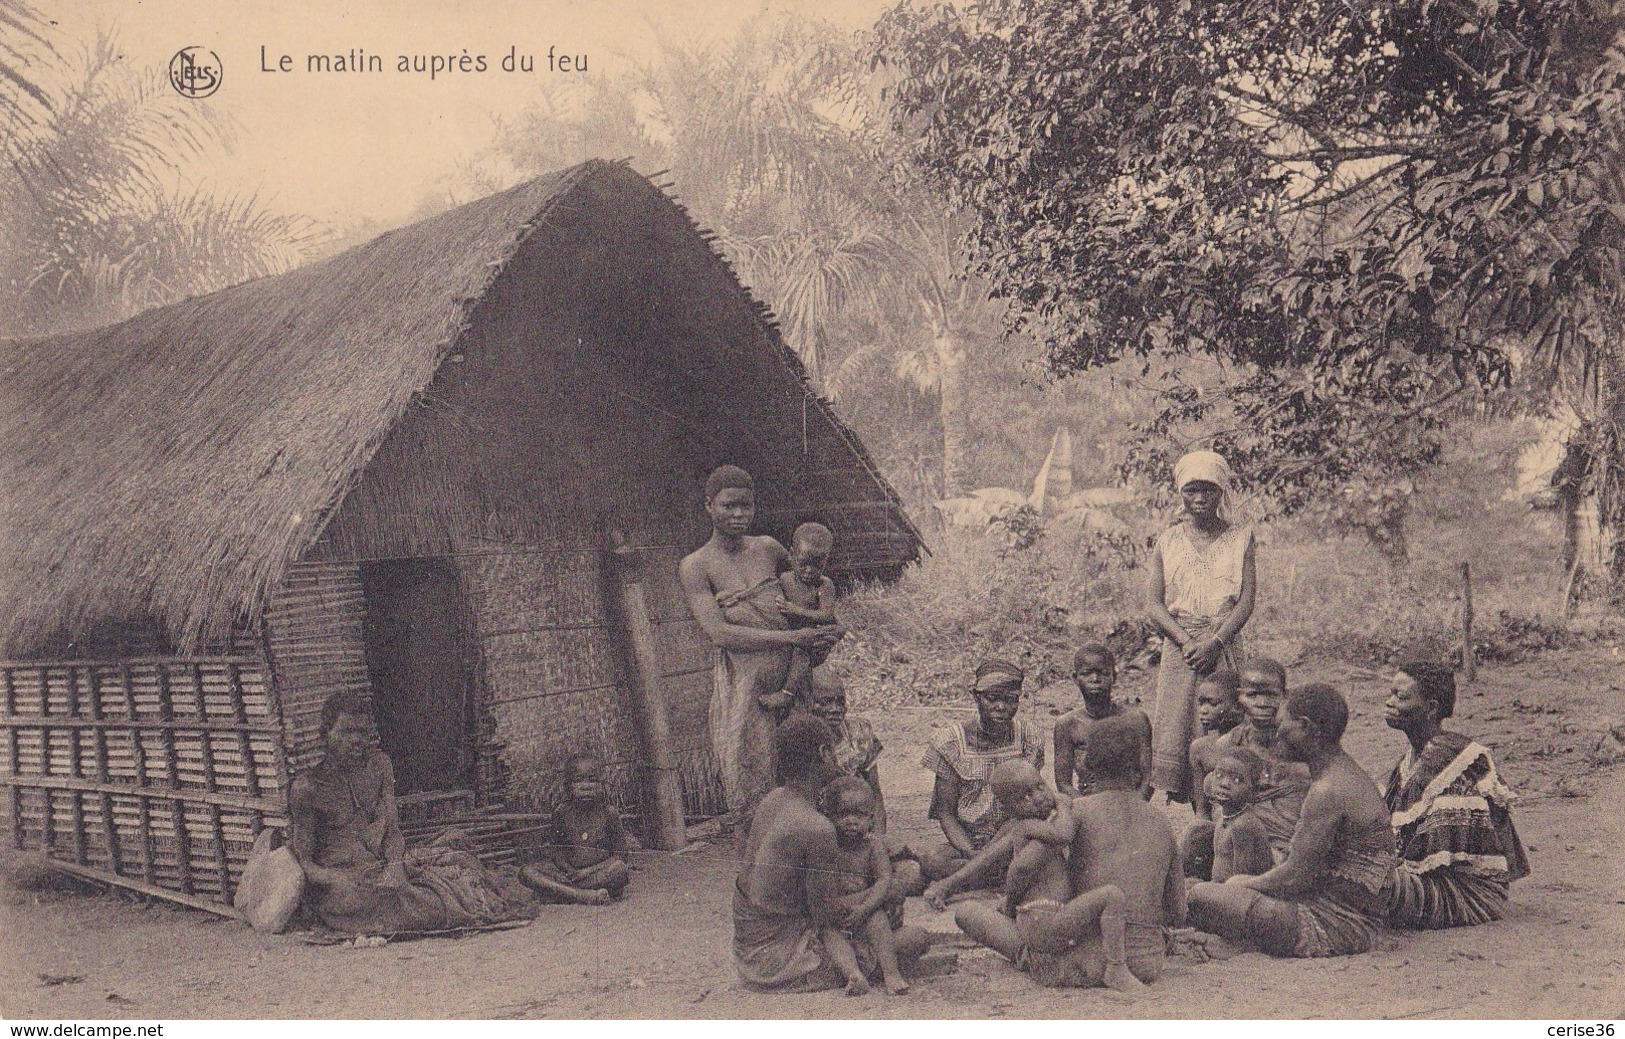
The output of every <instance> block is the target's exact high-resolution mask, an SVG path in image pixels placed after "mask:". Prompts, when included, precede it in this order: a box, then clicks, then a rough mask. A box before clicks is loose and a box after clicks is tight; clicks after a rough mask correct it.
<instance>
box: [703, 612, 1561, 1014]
mask: <svg viewBox="0 0 1625 1039" xmlns="http://www.w3.org/2000/svg"><path fill="white" fill-rule="evenodd" d="M825 670H827V669H819V670H818V671H815V672H814V673H813V675H812V676H811V677H812V681H811V683H810V692H809V693H808V694H807V695H806V696H805V697H804V698H803V700H804V703H803V704H802V707H803V709H804V713H797V714H793V715H791V716H790V718H789V720H787V721H786V722H784V723H782V724H781V725H779V727H778V729H777V730H776V732H775V744H776V748H777V754H778V759H779V767H780V777H781V780H782V783H781V785H780V787H779V788H778V789H775V790H774V791H773V792H772V793H771V794H769V795H768V797H767V798H765V799H764V800H763V801H762V802H761V805H760V807H759V808H758V809H757V811H756V816H755V822H754V825H753V827H752V829H751V832H750V836H749V840H748V842H747V845H746V853H745V859H746V863H745V866H744V868H743V869H742V871H741V873H740V875H739V881H738V887H737V889H736V891H735V906H734V908H735V959H736V965H737V966H738V969H739V973H740V977H741V979H742V980H743V982H744V983H745V984H746V986H747V987H750V988H753V989H758V990H770V991H785V990H791V991H807V990H812V989H818V988H825V987H831V986H833V985H836V984H844V985H845V986H846V988H847V991H848V992H861V991H867V989H868V980H874V979H878V980H882V981H884V983H885V986H886V988H887V990H888V991H892V992H900V991H904V990H905V989H906V981H904V980H903V977H902V969H903V968H906V965H907V963H908V961H909V959H910V958H911V957H913V956H917V955H918V954H919V952H920V951H921V950H922V949H923V947H924V946H923V944H922V940H921V934H920V932H919V931H918V929H917V928H913V927H904V926H901V925H902V914H901V906H902V902H903V899H904V897H905V896H906V895H912V894H923V896H924V899H925V901H926V902H927V903H928V904H930V905H932V906H934V907H936V908H939V909H940V908H945V907H946V906H947V904H948V902H949V901H950V900H957V903H958V904H957V905H956V906H955V915H954V918H955V922H956V923H957V924H958V926H959V928H960V929H961V930H962V931H963V932H964V933H965V934H966V935H968V936H969V937H971V938H972V939H974V940H975V941H977V942H978V943H980V944H982V945H985V946H987V947H989V948H991V949H994V950H996V951H998V952H999V953H1001V954H1002V955H1004V956H1006V957H1008V958H1009V959H1010V960H1011V961H1012V962H1014V963H1015V964H1017V965H1018V967H1019V968H1020V969H1022V970H1024V971H1025V972H1027V973H1028V974H1029V975H1030V976H1031V977H1032V978H1033V979H1034V980H1035V981H1036V982H1038V983H1039V984H1042V985H1046V986H1069V987H1081V986H1098V985H1106V986H1110V987H1112V988H1116V989H1119V990H1125V991H1127V990H1133V989H1137V988H1140V987H1142V986H1143V985H1144V983H1146V982H1149V981H1152V980H1154V979H1155V978H1157V977H1158V976H1159V974H1160V973H1161V970H1162V963H1163V956H1164V948H1165V936H1166V934H1167V931H1168V930H1169V929H1173V928H1182V927H1186V926H1191V927H1194V928H1195V929H1197V930H1199V931H1202V932H1207V933H1209V934H1212V935H1218V936H1220V937H1221V938H1224V939H1227V940H1229V941H1230V942H1232V943H1236V944H1238V945H1240V946H1242V947H1245V948H1254V949H1258V950H1261V951H1263V952H1266V953H1269V954H1271V955H1277V956H1298V957H1310V956H1337V955H1346V954H1351V953H1359V952H1365V951H1368V950H1369V949H1371V948H1372V947H1373V945H1374V944H1375V942H1376V940H1377V937H1378V935H1379V933H1380V931H1381V929H1382V928H1383V927H1384V926H1391V927H1400V928H1442V927H1456V926H1470V925H1474V924H1480V923H1484V922H1487V921H1490V920H1495V919H1499V918H1500V917H1501V916H1502V915H1503V913H1504V911H1505V907H1506V902H1507V891H1508V886H1509V884H1510V882H1511V881H1513V880H1515V879H1517V878H1519V877H1522V876H1525V875H1526V874H1527V873H1528V871H1529V867H1528V860H1527V858H1526V856H1525V854H1524V851H1523V847H1522V845H1521V843H1520V842H1519V839H1518V836H1517V833H1516V831H1515V830H1514V828H1513V826H1512V822H1511V817H1510V813H1509V811H1508V806H1509V805H1510V803H1511V800H1512V795H1511V793H1510V791H1508V790H1507V788H1506V787H1505V786H1504V785H1503V783H1502V782H1501V780H1500V778H1499V776H1498V775H1497V773H1496V771H1495V767H1494V764H1493V762H1492V761H1491V759H1490V755H1489V752H1488V751H1487V750H1486V749H1485V748H1484V747H1482V746H1480V745H1479V744H1477V743H1475V742H1473V741H1472V740H1470V739H1468V738H1467V737H1465V736H1462V735H1459V734H1457V733H1453V732H1450V731H1447V730H1445V729H1444V728H1443V722H1444V721H1445V720H1446V719H1448V718H1449V717H1450V716H1451V715H1452V713H1453V712H1454V707H1455V680H1454V676H1453V674H1452V672H1451V670H1450V669H1449V668H1448V667H1445V666H1442V665H1438V664H1431V663H1413V664H1403V665H1401V666H1400V667H1399V669H1398V671H1397V672H1396V674H1395V675H1394V679H1393V683H1392V689H1391V692H1390V694H1389V696H1388V698H1387V702H1386V705H1385V714H1384V716H1385V720H1386V722H1387V724H1388V725H1389V726H1390V727H1391V728H1393V729H1396V730H1398V731H1399V732H1400V733H1402V734H1403V735H1404V736H1405V737H1406V740H1407V744H1408V749H1407V752H1406V753H1405V754H1404V755H1403V757H1402V758H1401V760H1400V761H1399V762H1398V764H1397V765H1396V766H1395V767H1394V769H1393V771H1392V773H1391V774H1390V775H1389V776H1388V778H1387V782H1386V783H1385V785H1384V787H1383V788H1382V789H1379V788H1378V786H1377V784H1376V783H1375V782H1373V780H1372V779H1371V777H1370V776H1369V775H1368V774H1367V773H1366V772H1365V771H1364V770H1363V769H1362V768H1361V767H1360V765H1359V764H1358V763H1356V762H1355V761H1354V759H1353V758H1351V757H1350V756H1349V755H1348V754H1347V753H1346V752H1345V750H1344V749H1343V745H1342V741H1343V735H1344V731H1345V728H1346V726H1347V723H1348V717H1349V709H1348V703H1347V701H1346V700H1345V699H1344V697H1343V695H1342V694H1341V693H1340V692H1339V691H1338V690H1336V689H1334V688H1332V687H1331V686H1328V685H1323V684H1308V685H1304V686H1301V687H1298V688H1295V689H1290V690H1289V688H1288V682H1287V674H1286V670H1285V668H1283V667H1282V666H1281V665H1280V664H1279V663H1277V662H1275V661H1273V660H1269V659H1266V658H1256V657H1255V658H1252V659H1250V660H1247V661H1245V662H1244V663H1243V664H1242V666H1241V668H1240V670H1239V671H1235V670H1228V669H1222V670H1216V671H1213V672H1211V673H1209V674H1207V675H1205V676H1203V677H1202V678H1201V680H1200V682H1199V683H1198V684H1197V687H1196V690H1195V692H1196V697H1197V710H1196V716H1197V719H1198V721H1199V723H1200V725H1201V728H1202V730H1203V732H1202V734H1201V735H1200V736H1198V737H1197V738H1196V739H1195V740H1193V741H1192V743H1191V744H1190V746H1189V764H1190V768H1191V771H1192V774H1193V777H1194V787H1193V795H1194V796H1193V799H1192V800H1193V804H1192V809H1193V814H1194V816H1195V818H1194V820H1193V821H1191V822H1190V823H1189V824H1188V825H1186V826H1185V828H1184V832H1183V833H1182V834H1180V835H1178V836H1177V837H1176V835H1175V832H1174V828H1173V825H1172V823H1171V822H1170V817H1171V814H1172V813H1171V812H1169V811H1167V810H1165V809H1162V808H1160V807H1153V805H1152V804H1151V803H1150V802H1151V800H1152V791H1151V786H1150V784H1149V782H1148V767H1149V762H1150V758H1151V747H1152V732H1151V723H1150V720H1149V719H1148V718H1147V716H1146V714H1145V712H1143V711H1142V710H1140V709H1139V708H1138V707H1134V706H1131V705H1128V704H1125V703H1122V702H1120V701H1118V700H1116V699H1114V697H1113V687H1114V683H1115V679H1116V662H1115V660H1114V658H1113V656H1112V654H1111V652H1110V651H1109V650H1108V649H1107V648H1106V647H1105V646H1104V645H1100V644H1090V645H1086V646H1084V647H1083V648H1082V649H1080V650H1079V651H1078V653H1077V655H1076V658H1075V660H1074V666H1073V679H1074V681H1075V682H1076V685H1077V688H1078V692H1079V693H1080V694H1081V697H1082V703H1081V705H1080V706H1079V707H1078V708H1077V709H1076V710H1074V711H1072V712H1071V713H1069V714H1067V715H1065V716H1063V717H1061V718H1060V719H1058V720H1057V722H1056V725H1055V729H1054V737H1053V751H1054V758H1053V766H1054V768H1053V787H1052V786H1051V785H1049V784H1048V783H1046V782H1045V780H1044V779H1043V777H1042V770H1043V767H1044V757H1045V754H1044V750H1045V748H1044V744H1043V741H1042V740H1041V738H1040V736H1039V734H1038V733H1036V732H1034V731H1033V726H1031V725H1030V724H1029V723H1028V722H1027V721H1026V720H1025V719H1023V718H1022V717H1021V716H1020V711H1019V707H1020V703H1021V699H1022V685H1023V682H1024V675H1023V674H1022V671H1021V669H1020V668H1018V667H1016V666H1015V665H1013V664H1010V663H1008V662H1004V661H997V660H994V661H988V662H986V663H984V664H983V665H982V666H981V667H980V668H978V669H977V672H976V676H975V682H974V686H973V697H974V700H975V705H976V711H975V713H974V715H972V716H971V717H969V718H967V719H965V720H964V721H963V722H960V723H957V724H953V725H949V726H945V727H943V728H942V729H939V730H938V731H937V732H935V733H934V734H933V735H932V737H931V738H930V741H929V743H928V745H927V748H926V750H925V754H924V758H923V764H924V765H925V767H927V768H928V769H930V770H931V771H932V772H933V773H934V788H933V793H932V800H931V809H930V812H931V816H932V817H933V818H934V819H935V820H936V821H937V822H938V824H939V825H940V827H941V831H942V836H943V838H944V843H942V844H941V845H939V846H935V847H929V848H921V849H912V850H911V849H908V848H906V847H904V846H902V845H901V843H900V842H898V841H896V840H895V839H885V838H880V837H877V836H876V835H875V834H876V831H883V830H884V827H885V817H884V814H883V811H882V809H881V805H882V803H883V802H882V801H881V796H880V790H879V778H878V770H877V768H876V759H877V757H878V755H879V743H878V741H876V740H874V738H873V734H872V730H870V729H869V727H868V726H866V725H864V724H863V723H862V722H860V721H858V720H856V719H849V718H847V717H846V716H845V698H844V694H843V693H842V692H841V689H840V685H839V682H838V680H836V679H834V678H832V677H830V676H827V675H825V674H823V671H825ZM859 747H861V748H862V749H861V750H860V749H857V748H859ZM821 810H822V814H820V812H821ZM832 863H839V864H840V865H839V866H838V868H835V869H831V868H830V865H831V864H832ZM975 891H988V892H991V891H997V895H996V897H994V896H991V894H990V895H989V896H984V897H981V898H966V897H965V896H966V895H967V893H970V892H975ZM899 964H902V965H903V968H900V966H899Z"/></svg>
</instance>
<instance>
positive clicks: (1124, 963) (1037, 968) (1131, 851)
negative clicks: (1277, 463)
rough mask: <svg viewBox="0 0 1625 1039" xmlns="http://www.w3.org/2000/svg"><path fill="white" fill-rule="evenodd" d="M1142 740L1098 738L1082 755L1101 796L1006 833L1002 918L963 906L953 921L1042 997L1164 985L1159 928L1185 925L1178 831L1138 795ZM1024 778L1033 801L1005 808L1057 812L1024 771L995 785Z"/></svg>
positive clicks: (1127, 730) (1114, 735) (1125, 725)
mask: <svg viewBox="0 0 1625 1039" xmlns="http://www.w3.org/2000/svg"><path fill="white" fill-rule="evenodd" d="M1140 737H1141V734H1140V732H1139V730H1138V727H1137V726H1135V725H1133V724H1132V722H1131V721H1130V720H1127V719H1110V720H1108V721H1107V722H1105V723H1104V724H1102V725H1101V726H1099V727H1097V728H1096V729H1095V731H1094V732H1093V733H1092V734H1091V736H1090V739H1089V742H1088V744H1087V749H1088V754H1089V761H1090V764H1091V769H1092V771H1093V773H1094V777H1095V790H1096V792H1095V793H1093V794H1091V795H1088V796H1086V797H1080V798H1077V799H1075V800H1072V801H1070V803H1069V804H1065V805H1057V806H1056V807H1055V809H1054V812H1053V814H1051V815H1050V817H1049V818H1048V819H1046V820H1044V822H1043V823H1042V824H1041V826H1039V827H1033V826H1032V825H1031V824H1030V823H1026V822H1017V823H1014V824H1011V827H1010V828H1009V829H1008V830H1007V831H1006V833H1007V834H1009V835H1010V836H1011V837H1012V838H1013V839H1014V840H1015V841H1017V842H1019V843H1020V844H1021V846H1020V847H1019V848H1017V849H1015V851H1014V853H1013V855H1012V860H1011V864H1010V867H1009V869H1008V871H1007V872H1006V876H1005V885H1006V887H1005V905H1004V909H1003V912H1000V911H998V910H995V909H993V908H992V907H990V906H987V905H984V904H980V903H970V904H966V905H965V906H963V907H961V908H960V909H959V911H958V912H956V913H955V922H956V923H958V924H959V926H960V928H961V929H962V930H963V931H964V932H965V933H966V934H968V935H970V936H971V937H972V938H975V939H976V940H977V941H978V942H981V943H982V944H984V945H986V946H988V947H989V948H992V949H994V950H996V951H998V952H1000V953H1002V954H1003V955H1005V956H1007V957H1009V958H1010V959H1012V960H1014V961H1015V962H1016V964H1017V965H1018V966H1020V967H1021V969H1022V970H1024V971H1026V972H1027V974H1028V975H1029V976H1031V977H1032V978H1033V979H1034V980H1035V981H1037V982H1038V983H1039V984H1041V985H1044V986H1046V987H1074V988H1087V987H1096V986H1101V985H1105V986H1108V987H1111V988H1114V989H1117V990H1119V991H1124V992H1131V991H1134V990H1136V989H1139V988H1141V987H1142V986H1143V984H1144V983H1146V982H1150V981H1154V980H1156V979H1157V978H1158V977H1160V976H1161V974H1162V967H1163V957H1164V947H1165V943H1164V938H1163V928H1164V927H1177V926H1180V925H1182V924H1183V923H1184V919H1185V888H1184V879H1183V877H1182V876H1181V874H1180V870H1179V858H1178V854H1177V848H1176V845H1175V841H1174V832H1173V828H1172V827H1171V826H1169V824H1168V821H1167V820H1166V819H1165V818H1163V816H1162V815H1161V813H1159V812H1158V811H1157V810H1156V809H1154V808H1152V807H1151V806H1150V805H1148V804H1146V803H1145V801H1144V799H1143V798H1142V797H1141V796H1140V791H1141V783H1142V782H1143V774H1142V771H1141V770H1142V768H1143V767H1144V766H1143V763H1142V760H1141V754H1140ZM1023 768H1025V769H1026V771H1027V772H1029V773H1030V777H1029V779H1028V782H1027V783H1026V784H1025V785H1026V786H1027V787H1028V792H1027V794H1026V795H1025V796H1022V797H1016V796H1014V794H1013V792H1012V794H1011V795H1010V802H1011V808H1012V810H1013V811H1016V812H1021V813H1023V814H1029V813H1034V812H1036V811H1037V810H1038V809H1040V808H1042V807H1043V806H1044V805H1045V804H1046V803H1053V802H1050V801H1049V795H1048V792H1047V791H1045V790H1044V789H1043V787H1042V784H1041V782H1039V781H1038V779H1037V773H1036V772H1035V771H1033V770H1032V769H1031V768H1030V766H1026V765H1025V764H1024V763H1020V762H1012V763H1009V764H1007V765H1002V766H1000V772H1001V775H1000V779H1001V780H1003V781H1004V782H1005V783H1013V784H1014V785H1022V784H1021V783H1019V782H1018V778H1019V777H1017V776H1016V775H1015V771H1016V770H1017V769H1023ZM1023 838H1025V840H1023ZM1062 844H1064V845H1065V846H1066V848H1067V852H1066V853H1065V854H1064V855H1063V853H1062V849H1061V847H1060V845H1062Z"/></svg>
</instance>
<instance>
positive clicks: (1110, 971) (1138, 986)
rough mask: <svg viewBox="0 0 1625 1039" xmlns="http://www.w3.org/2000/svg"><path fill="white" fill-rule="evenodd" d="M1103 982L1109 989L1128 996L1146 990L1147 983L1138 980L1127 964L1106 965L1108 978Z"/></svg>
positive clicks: (1103, 979)
mask: <svg viewBox="0 0 1625 1039" xmlns="http://www.w3.org/2000/svg"><path fill="white" fill-rule="evenodd" d="M1101 981H1102V983H1103V984H1104V985H1105V986H1106V987H1107V988H1109V989H1112V990H1114V991H1116V992H1121V993H1123V994H1124V995H1128V996H1132V995H1134V994H1135V993H1138V992H1141V991H1143V990H1144V989H1145V982H1143V981H1141V980H1140V979H1139V978H1136V977H1135V976H1134V972H1133V971H1131V970H1129V969H1128V964H1126V963H1108V964H1106V976H1105V977H1104V978H1102V979H1101Z"/></svg>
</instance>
